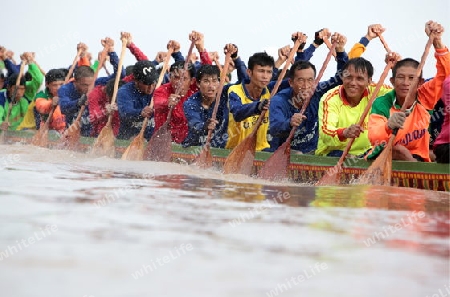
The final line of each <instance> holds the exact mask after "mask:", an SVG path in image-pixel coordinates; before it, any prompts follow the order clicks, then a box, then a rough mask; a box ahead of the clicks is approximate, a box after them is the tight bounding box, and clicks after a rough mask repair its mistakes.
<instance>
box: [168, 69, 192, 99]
mask: <svg viewBox="0 0 450 297" xmlns="http://www.w3.org/2000/svg"><path fill="white" fill-rule="evenodd" d="M183 73H184V80H183V82H181V78H182V74H183ZM170 83H171V84H172V87H173V88H174V89H175V90H177V89H178V88H179V87H181V90H180V94H181V95H182V96H183V95H184V94H186V92H187V91H188V90H189V87H190V86H191V83H192V78H191V75H190V73H189V71H184V69H174V70H173V71H172V72H171V73H170ZM180 83H182V85H180Z"/></svg>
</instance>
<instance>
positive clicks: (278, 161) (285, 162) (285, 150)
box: [258, 39, 337, 180]
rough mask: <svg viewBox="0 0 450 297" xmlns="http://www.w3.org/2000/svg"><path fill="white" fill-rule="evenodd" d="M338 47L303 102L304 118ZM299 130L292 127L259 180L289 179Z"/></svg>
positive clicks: (327, 58)
mask: <svg viewBox="0 0 450 297" xmlns="http://www.w3.org/2000/svg"><path fill="white" fill-rule="evenodd" d="M326 40H328V39H326ZM336 45H337V43H336V42H333V44H332V45H331V47H330V50H329V52H328V54H327V56H326V58H325V61H324V62H323V65H322V68H321V69H320V71H319V74H318V75H317V77H316V79H315V80H314V84H313V87H312V90H313V92H312V93H311V94H310V95H309V96H308V98H306V100H305V102H303V106H302V109H301V110H300V114H301V115H302V116H303V115H304V113H305V111H306V108H307V107H308V105H309V102H310V101H311V98H312V96H313V95H314V92H315V90H316V88H317V86H318V85H319V82H320V80H321V79H322V76H323V74H324V72H325V69H327V65H328V63H329V62H330V60H331V56H332V55H333V53H335V49H336ZM300 124H301V122H300ZM300 124H299V126H300ZM297 128H298V126H295V127H292V129H291V132H290V133H289V136H288V138H287V139H286V141H285V142H284V143H283V144H282V145H281V146H280V147H279V148H278V149H277V150H276V151H275V152H274V153H273V154H272V156H270V157H269V159H267V161H266V162H265V163H264V165H263V166H262V168H261V170H260V172H259V173H258V177H259V178H264V179H270V180H275V179H282V178H286V177H287V175H288V167H289V163H290V158H291V141H292V139H293V138H294V135H295V131H296V130H297Z"/></svg>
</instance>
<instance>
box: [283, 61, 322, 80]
mask: <svg viewBox="0 0 450 297" xmlns="http://www.w3.org/2000/svg"><path fill="white" fill-rule="evenodd" d="M309 68H311V69H312V70H314V77H316V66H314V64H312V63H311V62H309V61H303V60H299V61H297V62H295V63H294V64H292V66H291V68H290V69H289V78H290V79H294V77H295V71H297V70H303V69H309Z"/></svg>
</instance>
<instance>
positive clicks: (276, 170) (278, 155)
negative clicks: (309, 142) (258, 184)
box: [258, 141, 291, 180]
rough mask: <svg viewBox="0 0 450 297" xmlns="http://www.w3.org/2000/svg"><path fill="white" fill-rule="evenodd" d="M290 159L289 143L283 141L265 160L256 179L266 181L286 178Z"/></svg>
mask: <svg viewBox="0 0 450 297" xmlns="http://www.w3.org/2000/svg"><path fill="white" fill-rule="evenodd" d="M290 159H291V142H290V141H289V142H287V141H285V142H284V143H283V144H282V145H281V146H280V147H279V148H278V149H277V150H276V151H275V152H274V153H273V154H272V156H270V157H269V159H267V161H266V162H265V163H264V165H263V166H262V168H261V170H260V171H259V172H258V177H259V178H263V179H268V180H280V179H284V178H286V177H287V176H288V167H289V162H290Z"/></svg>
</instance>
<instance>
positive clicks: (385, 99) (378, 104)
mask: <svg viewBox="0 0 450 297" xmlns="http://www.w3.org/2000/svg"><path fill="white" fill-rule="evenodd" d="M392 92H393V91H392ZM390 95H391V92H389V93H387V94H385V95H383V96H380V97H378V98H377V99H375V101H374V102H373V104H372V111H371V112H370V113H371V114H372V113H375V114H379V115H382V116H384V117H385V118H386V119H389V116H390V110H391V107H392V102H393V100H392V99H391V97H392V96H390Z"/></svg>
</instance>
